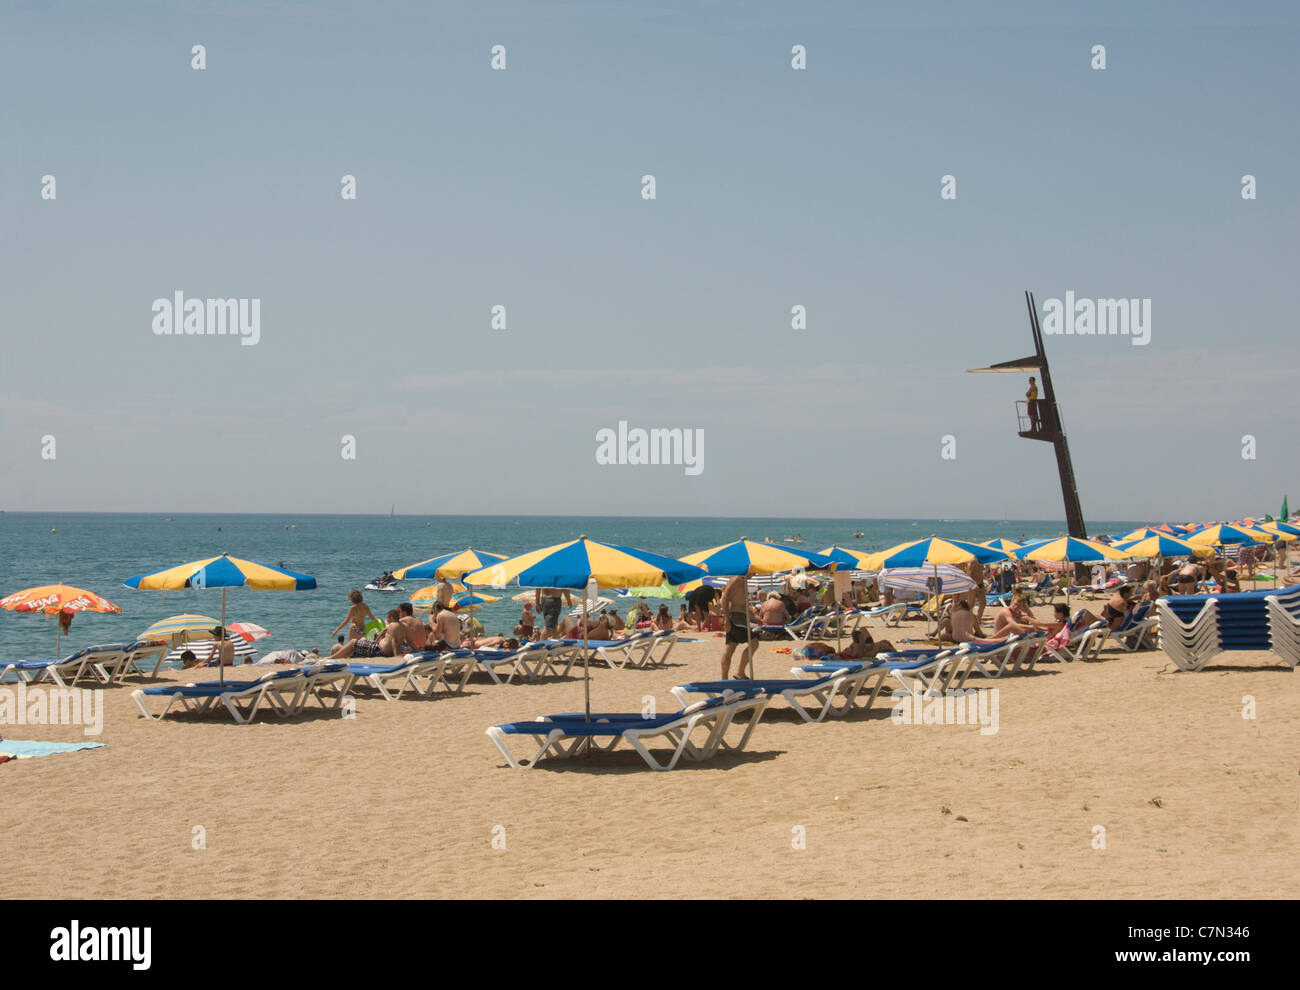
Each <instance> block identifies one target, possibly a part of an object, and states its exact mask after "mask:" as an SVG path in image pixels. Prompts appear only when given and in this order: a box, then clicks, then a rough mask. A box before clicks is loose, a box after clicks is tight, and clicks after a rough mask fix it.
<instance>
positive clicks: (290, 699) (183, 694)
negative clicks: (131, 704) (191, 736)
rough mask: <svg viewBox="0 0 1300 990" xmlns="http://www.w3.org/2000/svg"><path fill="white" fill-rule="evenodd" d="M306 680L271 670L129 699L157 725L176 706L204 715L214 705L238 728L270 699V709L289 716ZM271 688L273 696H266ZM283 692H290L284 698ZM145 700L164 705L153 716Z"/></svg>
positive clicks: (141, 691) (146, 691) (144, 691)
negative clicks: (251, 677)
mask: <svg viewBox="0 0 1300 990" xmlns="http://www.w3.org/2000/svg"><path fill="white" fill-rule="evenodd" d="M306 680H307V679H306V678H305V677H304V676H303V673H302V671H300V670H297V669H289V670H272V671H268V672H267V673H266V674H263V675H262V676H261V677H259V678H258V679H257V680H255V681H227V682H225V683H224V684H222V683H219V682H217V681H201V682H199V683H195V684H163V685H159V686H158V687H148V688H138V689H137V690H135V691H132V692H131V697H132V699H133V700H134V701H135V703H136V705H137V706H138V707H139V709H140V712H141V714H143V715H144V717H145V718H148V719H152V720H154V721H159V720H161V719H162V718H163V716H165V715H166V714H167V713H168V712H169V711H171V708H172V706H173V705H175V704H176V703H177V702H179V703H180V705H181V707H182V708H184V709H185V710H186V711H187V712H192V713H194V714H197V715H203V714H206V713H207V712H208V711H210V710H212V709H213V708H215V707H216V706H217V705H223V706H224V707H225V708H226V710H227V711H228V712H230V717H231V718H233V719H234V720H235V721H236V722H237V723H239V724H240V725H247V724H248V723H249V722H251V721H253V719H254V718H256V717H257V711H258V708H259V707H260V706H261V704H262V701H263V700H264V699H267V698H268V696H269V697H270V701H271V704H272V707H274V708H275V709H276V711H277V712H279V713H280V714H292V713H293V712H294V711H296V710H297V709H298V708H301V705H302V698H301V696H302V694H303V693H304V692H305V691H306ZM272 685H274V693H273V694H272V693H271V692H270V688H271V686H272ZM286 692H292V693H291V694H286ZM146 698H166V699H167V704H166V705H165V706H164V707H163V709H162V711H161V712H159V713H158V714H157V715H154V714H153V713H152V712H150V711H149V709H148V707H147V706H146V705H145V699H146Z"/></svg>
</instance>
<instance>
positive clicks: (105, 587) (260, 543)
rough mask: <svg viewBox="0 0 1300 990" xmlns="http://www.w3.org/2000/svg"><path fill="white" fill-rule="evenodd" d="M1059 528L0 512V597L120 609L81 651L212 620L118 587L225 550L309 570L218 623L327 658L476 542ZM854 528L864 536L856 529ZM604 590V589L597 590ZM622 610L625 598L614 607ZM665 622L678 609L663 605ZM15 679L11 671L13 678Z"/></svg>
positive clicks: (875, 536)
mask: <svg viewBox="0 0 1300 990" xmlns="http://www.w3.org/2000/svg"><path fill="white" fill-rule="evenodd" d="M1140 525H1142V523H1141V522H1140V521H1138V522H1133V521H1105V522H1093V523H1090V524H1089V532H1090V533H1092V534H1097V533H1121V532H1125V531H1127V530H1131V529H1133V528H1135V527H1137V526H1140ZM1064 530H1065V523H1064V522H1063V521H1059V520H1015V519H1013V520H997V521H993V520H979V519H915V520H913V519H755V518H744V519H703V518H686V519H673V518H660V517H649V518H647V517H638V518H625V517H615V516H599V517H590V516H588V517H578V516H423V515H400V514H395V515H388V516H383V515H296V516H291V515H286V516H279V515H253V514H231V515H181V514H177V515H159V514H131V513H122V514H118V513H27V512H3V513H0V597H3V596H5V595H9V594H12V593H13V592H15V591H19V590H22V589H24V588H29V587H33V586H36V585H43V584H58V583H63V584H70V585H74V586H76V587H80V588H86V589H89V590H91V591H94V592H97V593H98V594H100V595H103V596H104V597H106V598H108V599H109V600H110V601H112V602H114V603H115V604H117V605H118V606H120V607H121V609H122V611H121V613H120V614H96V613H82V614H79V615H78V616H77V617H76V618H75V619H74V620H73V623H72V629H71V632H70V634H69V635H68V636H67V637H64V639H63V641H62V643H61V644H60V646H59V652H60V653H62V654H63V655H65V656H66V655H67V654H68V653H70V652H72V650H74V649H76V648H78V647H81V646H88V645H92V644H100V643H119V642H129V641H131V640H132V639H134V638H135V636H136V635H137V634H138V633H140V632H141V631H142V630H144V629H145V628H146V627H148V626H149V625H150V624H151V623H153V622H155V621H157V620H158V619H161V618H165V617H166V616H169V615H175V614H177V613H180V612H197V613H200V614H203V615H209V616H212V617H213V618H217V619H219V618H220V616H221V591H220V590H218V589H185V590H178V591H135V590H131V589H129V588H127V587H125V586H124V584H123V581H125V580H126V579H127V578H129V577H131V576H133V575H136V574H142V573H147V572H149V571H155V570H159V569H161V568H164V567H170V566H174V565H176V564H181V563H185V562H186V561H191V560H199V559H202V558H205V557H211V556H215V555H217V554H221V553H228V554H230V555H231V556H232V557H241V558H244V559H246V560H253V561H257V562H259V563H264V564H271V565H273V566H284V567H286V568H288V569H289V570H293V571H298V572H301V573H305V574H310V575H312V576H313V577H315V578H316V581H317V587H316V589H315V590H313V591H255V590H252V589H248V588H232V589H229V590H228V593H227V603H226V620H227V622H252V623H256V624H257V625H259V626H263V627H265V628H266V629H268V630H270V632H271V636H270V637H269V638H267V639H263V640H259V641H258V643H257V644H256V645H257V648H258V649H259V650H260V651H261V652H266V651H269V650H273V649H289V648H293V649H303V648H310V647H313V646H314V647H317V648H319V649H320V650H321V652H322V653H326V652H328V650H329V647H330V646H331V645H332V644H333V643H334V637H333V636H332V635H331V630H332V629H333V628H334V627H335V626H337V625H338V624H339V623H340V622H342V621H343V617H344V615H345V614H346V613H347V609H348V601H347V595H348V592H349V591H350V590H351V589H353V588H362V587H364V585H365V584H366V583H368V582H369V581H371V580H373V579H374V578H375V577H376V576H378V575H379V574H380V573H382V572H383V571H385V570H396V569H397V568H399V567H403V566H406V565H409V564H415V563H419V562H420V561H423V560H427V559H429V558H430V557H435V556H439V555H441V554H444V553H451V552H453V551H459V550H463V549H465V548H466V547H473V548H474V549H476V550H488V551H491V552H493V553H500V554H507V555H513V554H518V553H525V552H527V551H530V550H536V549H539V548H542V547H547V546H552V545H554V544H557V543H563V542H565V541H567V540H571V539H574V538H576V537H579V536H587V537H590V538H591V539H593V540H600V541H603V542H606V543H616V544H620V545H624V546H632V547H639V548H642V549H646V550H652V551H654V552H656V553H660V554H665V555H667V556H670V557H680V556H684V555H686V554H689V553H692V552H695V551H698V550H704V549H708V548H710V547H714V546H718V545H720V544H724V543H729V542H731V541H733V540H737V539H742V538H748V539H751V540H759V541H762V540H764V539H765V538H767V537H770V538H771V539H772V540H773V541H776V542H778V543H782V542H784V541H786V539H787V538H788V537H798V538H801V539H802V540H803V542H802V543H795V542H790V543H786V544H785V545H787V546H790V547H791V548H794V549H807V550H814V551H815V550H821V549H824V548H825V547H828V546H831V545H839V546H844V547H851V548H854V549H862V550H868V551H870V550H882V549H885V548H886V547H891V546H894V545H896V544H899V543H902V542H905V541H907V540H915V539H921V538H924V537H927V536H932V535H938V536H943V537H948V538H952V539H959V540H973V541H981V540H988V539H995V538H997V537H1004V538H1007V539H1011V540H1017V541H1019V540H1021V539H1026V540H1027V539H1037V538H1046V537H1053V536H1058V535H1060V534H1062V533H1063V532H1064ZM857 532H861V533H862V534H863V535H862V536H861V537H855V536H854V533H857ZM430 583H432V582H427V581H414V582H412V581H404V582H402V586H403V588H404V589H405V592H406V593H405V594H401V593H396V594H383V593H379V592H364V594H365V597H366V603H367V604H368V605H369V606H370V608H371V610H372V611H374V612H375V613H376V614H377V615H380V616H382V614H383V613H384V612H386V611H387V610H388V609H390V608H395V607H396V606H397V604H398V603H399V602H401V601H404V600H405V599H406V597H407V595H409V594H410V593H411V592H414V591H416V590H417V589H418V588H421V587H424V586H426V585H428V584H430ZM482 590H483V591H484V592H485V593H488V594H497V595H500V596H502V600H501V601H499V602H493V603H489V604H487V605H484V606H483V607H482V610H481V611H480V612H478V613H477V614H478V616H479V618H480V620H481V621H482V622H483V624H484V626H485V627H486V631H487V632H488V633H489V634H496V633H501V634H506V635H508V634H509V630H510V629H512V628H513V626H514V625H515V623H516V622H517V621H518V618H519V612H520V608H521V606H520V605H519V604H518V603H516V602H514V601H512V600H511V596H513V595H515V594H518V593H519V591H520V589H519V588H517V587H515V588H511V589H507V590H504V591H500V590H495V589H486V588H485V589H482ZM606 594H608V593H606ZM620 604H627V603H626V602H622V603H620ZM673 612H674V614H676V607H675V606H674V608H673ZM54 655H55V622H54V621H53V620H52V619H48V620H47V619H45V618H44V617H42V616H39V615H26V614H20V613H15V612H9V611H4V610H0V660H6V659H12V660H17V659H31V658H41V657H50V656H54ZM10 677H11V678H12V674H11V675H10Z"/></svg>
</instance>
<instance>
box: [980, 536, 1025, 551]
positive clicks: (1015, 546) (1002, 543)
mask: <svg viewBox="0 0 1300 990" xmlns="http://www.w3.org/2000/svg"><path fill="white" fill-rule="evenodd" d="M981 546H986V547H988V548H989V549H991V550H1001V551H1002V552H1003V553H1015V552H1016V551H1017V550H1019V549H1020V548H1021V547H1022V546H1024V544H1023V543H1017V542H1016V541H1015V540H1006V539H1003V538H1002V537H998V538H997V539H996V540H986V541H984V543H982V544H981Z"/></svg>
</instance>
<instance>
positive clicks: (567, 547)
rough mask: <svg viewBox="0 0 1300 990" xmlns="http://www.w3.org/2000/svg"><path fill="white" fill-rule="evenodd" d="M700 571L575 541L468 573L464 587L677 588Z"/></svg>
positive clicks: (668, 560) (637, 553) (639, 553)
mask: <svg viewBox="0 0 1300 990" xmlns="http://www.w3.org/2000/svg"><path fill="white" fill-rule="evenodd" d="M703 574H704V571H703V569H702V568H699V567H694V566H692V565H691V564H689V563H683V562H682V561H680V560H674V559H673V558H672V557H664V556H661V555H659V554H657V553H651V552H650V551H649V550H637V549H634V548H632V547H620V546H615V545H614V544H612V543H600V542H598V541H596V540H589V539H587V538H586V537H585V536H581V537H579V538H578V539H576V540H570V541H569V542H567V543H557V544H556V545H555V546H553V547H543V548H542V549H541V550H534V551H532V552H531V553H524V554H520V555H519V556H517V557H508V558H506V559H505V560H502V561H500V562H498V563H493V564H488V565H486V566H485V567H481V568H479V569H478V570H476V571H471V572H469V573H468V574H466V575H465V576H464V578H463V580H464V582H465V583H466V584H472V585H478V586H482V585H490V586H491V587H494V588H504V587H505V586H506V585H508V584H509V583H510V582H512V581H518V582H519V584H520V585H522V586H523V587H526V588H571V589H575V590H576V589H578V588H581V589H583V590H584V591H585V590H586V588H587V586H588V585H590V584H595V585H596V586H597V587H599V588H630V587H636V586H638V585H650V584H662V583H663V582H664V581H668V582H670V583H672V584H680V583H682V582H683V581H690V580H692V579H693V578H697V577H702V576H703Z"/></svg>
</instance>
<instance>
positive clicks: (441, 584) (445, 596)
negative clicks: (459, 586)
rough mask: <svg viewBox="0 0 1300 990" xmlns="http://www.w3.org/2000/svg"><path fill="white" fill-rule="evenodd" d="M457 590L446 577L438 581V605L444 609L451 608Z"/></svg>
mask: <svg viewBox="0 0 1300 990" xmlns="http://www.w3.org/2000/svg"><path fill="white" fill-rule="evenodd" d="M455 591H456V589H455V588H453V587H452V586H451V582H450V581H448V580H447V579H446V578H445V577H443V578H439V579H438V604H439V605H441V606H442V607H443V608H451V596H452V595H453V594H454V593H455Z"/></svg>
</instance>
